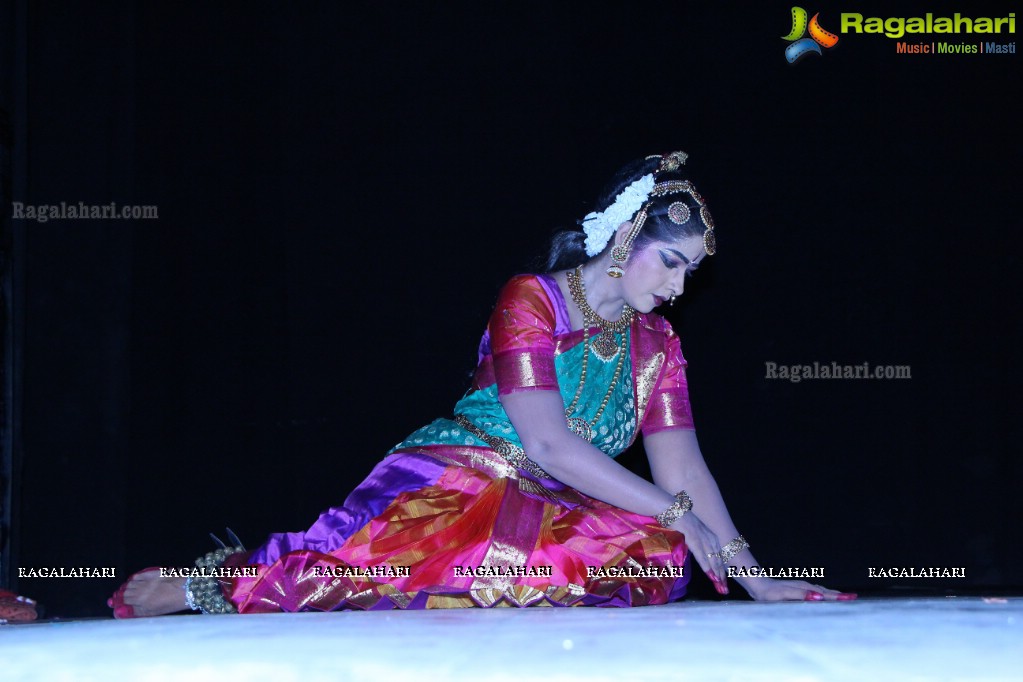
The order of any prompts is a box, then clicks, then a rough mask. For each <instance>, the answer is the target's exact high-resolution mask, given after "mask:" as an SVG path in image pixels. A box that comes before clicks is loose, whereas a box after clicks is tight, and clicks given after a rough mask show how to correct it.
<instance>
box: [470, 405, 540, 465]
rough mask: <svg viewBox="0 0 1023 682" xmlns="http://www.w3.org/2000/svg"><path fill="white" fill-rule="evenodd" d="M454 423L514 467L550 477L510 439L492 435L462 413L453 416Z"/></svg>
mask: <svg viewBox="0 0 1023 682" xmlns="http://www.w3.org/2000/svg"><path fill="white" fill-rule="evenodd" d="M455 423H456V424H458V425H459V426H461V427H462V428H463V429H465V430H466V431H468V432H469V433H471V434H472V435H473V436H475V437H476V438H479V439H480V440H481V441H483V442H484V443H486V444H487V445H489V446H490V447H491V448H492V449H493V450H494V452H496V453H497V454H499V455H501V457H503V458H504V459H505V461H507V462H508V463H509V464H511V465H512V466H513V467H515V468H516V469H522V470H524V471H528V472H529V473H531V474H533V475H534V476H536V477H537V478H551V475H550V474H548V473H547V472H546V471H544V470H543V469H541V468H540V466H539V465H538V464H537V463H536V462H534V461H533V460H531V459H529V458H528V457H526V451H525V450H523V449H522V448H520V447H519V446H518V445H515V443H512V442H511V441H510V440H505V439H504V438H500V437H498V436H492V435H490V434H489V433H487V432H486V431H484V430H483V429H481V428H479V427H478V426H476V425H475V424H473V423H472V422H471V421H469V418H468V417H466V416H465V415H464V414H459V415H456V416H455Z"/></svg>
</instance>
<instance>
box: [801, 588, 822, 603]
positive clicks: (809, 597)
mask: <svg viewBox="0 0 1023 682" xmlns="http://www.w3.org/2000/svg"><path fill="white" fill-rule="evenodd" d="M823 599H824V595H823V594H821V593H820V592H814V591H812V590H811V591H808V592H807V593H806V596H805V597H803V601H821V600H823Z"/></svg>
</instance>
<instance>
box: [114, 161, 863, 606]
mask: <svg viewBox="0 0 1023 682" xmlns="http://www.w3.org/2000/svg"><path fill="white" fill-rule="evenodd" d="M686 159H687V156H686V154H685V153H684V152H672V153H670V154H663V155H657V156H653V157H647V158H645V159H643V160H640V161H636V162H633V163H632V164H629V165H628V166H626V167H625V168H623V169H622V170H621V171H619V173H618V174H617V175H616V176H615V178H614V180H613V181H612V183H611V185H610V186H609V188H608V189H607V190H606V191H605V193H604V194H603V196H602V197H601V198H600V200H599V201H598V203H597V207H596V210H595V211H594V212H593V213H590V214H589V215H587V216H586V217H585V219H584V220H583V221H582V225H581V229H578V230H570V231H565V232H562V233H559V234H558V235H556V236H555V239H554V241H553V245H552V249H551V253H550V256H549V261H548V272H547V273H545V274H539V275H520V276H517V277H514V278H512V279H511V280H510V281H509V282H508V283H507V284H506V285H505V286H504V288H503V290H502V291H501V293H500V295H499V297H498V301H497V305H496V306H495V309H494V312H493V314H492V316H491V318H490V322H489V324H488V326H487V329H486V332H485V333H484V335H483V339H482V342H481V343H480V346H479V364H478V366H477V369H476V372H475V376H474V378H473V382H472V386H471V388H470V389H469V391H468V392H467V393H466V394H465V396H464V397H463V398H462V399H461V400H460V401H458V403H457V404H456V406H455V409H454V416H453V417H452V418H450V419H438V420H437V421H435V422H433V423H432V424H430V425H428V426H426V427H424V428H422V429H420V430H418V431H416V432H415V433H413V434H412V435H410V436H409V437H408V438H407V439H406V440H405V441H404V442H402V443H401V444H399V445H398V446H397V447H395V448H394V449H393V450H391V452H390V453H389V454H388V455H387V456H386V457H385V458H384V459H383V460H382V461H381V462H380V463H379V464H378V465H377V466H376V468H375V469H374V470H373V471H372V472H371V473H370V475H369V477H368V478H367V479H366V480H365V481H364V482H363V483H362V484H361V485H359V486H358V487H357V488H356V489H355V490H354V492H352V494H351V495H350V496H349V497H348V499H347V500H345V503H344V504H343V505H342V506H340V507H334V508H331V509H329V510H327V511H326V512H324V513H323V514H322V515H321V516H320V518H319V519H318V520H317V521H316V522H315V523H314V524H313V525H312V526H311V527H310V528H309V529H308V530H307V531H305V532H296V533H282V534H276V535H271V536H270V537H269V539H267V541H266V542H265V543H264V544H262V545H261V546H259V547H257V548H256V549H255V550H253V551H245V550H244V549H243V548H242V547H240V546H233V547H225V548H222V549H219V550H216V551H215V552H211V553H210V554H208V555H206V556H205V557H203V558H201V559H199V560H197V565H201V566H204V567H207V568H209V569H211V570H208V571H204V572H203V574H201V575H195V576H190V577H187V578H185V577H180V576H178V577H160V574H159V572H158V571H156V570H155V569H150V570H146V571H143V572H140V573H138V574H136V575H135V576H132V578H131V579H129V581H128V582H127V583H126V584H125V585H124V586H123V587H122V588H121V589H120V590H118V592H117V593H116V594H115V595H114V597H113V598H112V599H111V600H110V602H109V603H110V605H111V606H112V607H113V608H114V615H115V616H118V617H129V616H133V615H134V616H145V615H158V614H163V613H172V612H176V611H181V610H185V609H187V608H189V607H191V608H193V609H195V610H201V611H203V612H206V613H226V612H235V611H238V612H241V613H258V612H268V611H303V610H323V611H328V610H336V609H353V608H357V609H383V608H446V607H462V606H483V607H489V606H509V605H511V606H532V605H548V606H550V605H554V606H576V605H580V606H582V605H594V606H636V605H645V604H663V603H666V602H670V601H673V600H677V599H679V598H681V597H682V596H683V595H684V594H685V590H686V586H687V584H688V582H689V580H690V578H691V572H692V571H693V570H695V569H696V566H698V567H699V569H701V570H702V571H703V572H704V573H705V574H706V575H707V577H708V578H709V579H710V580H711V581H712V582H713V583H714V585H715V588H716V589H717V590H718V592H719V593H722V594H725V593H727V591H728V586H727V585H728V578H727V567H729V566H732V567H735V568H745V569H750V568H752V567H754V566H756V565H757V564H756V560H755V559H754V557H753V555H752V553H751V551H750V548H749V544H748V543H747V542H746V540H745V539H744V538H743V537H742V535H740V534H739V532H738V530H737V529H736V527H735V525H734V524H733V522H732V520H731V518H730V516H729V513H728V511H727V509H726V507H725V504H724V502H723V500H722V498H721V494H720V492H719V490H718V487H717V485H716V484H715V482H714V478H713V477H712V476H711V474H710V472H709V471H708V469H707V466H706V464H705V463H704V460H703V456H702V454H701V452H700V447H699V444H698V443H697V439H696V433H695V431H694V424H693V418H692V413H691V410H690V405H689V395H688V390H687V386H686V374H685V369H686V361H685V359H684V358H683V356H682V352H681V348H680V345H679V339H678V337H677V336H676V335H675V333H674V331H673V330H672V328H671V325H670V324H669V323H668V322H667V321H666V320H665V319H664V318H663V317H661V316H660V315H658V314H656V313H654V312H653V310H654V309H655V308H657V307H658V306H661V305H662V304H664V303H666V302H671V303H674V301H675V299H676V297H678V296H680V295H682V293H683V290H684V286H685V279H686V277H687V276H689V275H691V274H692V273H693V271H694V270H696V268H697V267H698V266H699V265H700V262H701V261H702V260H703V259H704V258H705V257H707V256H709V255H713V254H714V252H715V248H716V241H715V232H714V221H713V218H712V217H711V213H710V209H709V208H708V206H707V203H706V201H705V200H704V198H703V197H702V196H701V195H700V193H699V192H698V191H697V189H696V187H695V186H694V184H693V183H692V181H691V180H690V179H689V178H688V176H687V173H686V172H685V171H686V167H685V164H686ZM640 434H642V440H643V447H644V449H645V451H646V454H647V457H648V458H649V461H650V469H651V472H652V477H653V482H650V481H647V480H645V479H644V478H642V477H640V476H637V475H636V474H634V473H632V472H631V471H629V470H627V469H625V468H624V467H622V466H621V465H619V464H618V463H617V462H616V461H615V459H614V458H615V457H616V456H617V455H618V454H620V453H621V452H623V451H624V450H625V449H626V448H627V447H628V446H629V445H630V444H631V443H632V442H633V441H634V440H635V439H636V438H637V437H638V436H639V435H640ZM694 564H695V565H694ZM214 569H215V570H214ZM747 572H750V571H748V570H747ZM737 582H738V583H739V584H740V585H741V586H742V587H743V588H744V589H746V590H747V592H749V594H750V595H751V596H752V597H753V598H754V599H757V600H767V601H775V600H791V599H798V600H803V599H806V600H835V599H852V598H854V597H855V595H852V594H843V593H840V592H837V591H834V590H829V589H826V588H824V587H821V586H820V585H813V584H810V583H807V582H803V581H799V580H776V579H772V578H767V577H762V576H756V577H752V576H744V577H742V578H738V579H737Z"/></svg>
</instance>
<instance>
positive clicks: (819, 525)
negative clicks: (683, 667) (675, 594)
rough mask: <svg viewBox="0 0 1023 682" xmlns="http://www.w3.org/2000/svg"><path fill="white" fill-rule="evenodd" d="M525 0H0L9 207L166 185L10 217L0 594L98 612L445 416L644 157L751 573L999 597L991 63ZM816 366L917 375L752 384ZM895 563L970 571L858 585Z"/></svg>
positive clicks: (1006, 185)
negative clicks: (544, 275) (564, 231)
mask: <svg viewBox="0 0 1023 682" xmlns="http://www.w3.org/2000/svg"><path fill="white" fill-rule="evenodd" d="M553 5H555V3H547V2H498V3H464V4H463V3H455V4H450V3H444V4H443V5H440V4H437V3H411V2H409V3H404V2H389V3H347V4H345V5H342V4H340V3H316V4H309V3H303V4H302V6H301V7H284V6H283V5H276V4H273V5H264V4H258V3H223V4H222V3H213V4H209V5H207V4H200V3H194V4H188V3H165V2H159V3H151V2H132V1H129V0H124V1H122V2H112V3H107V4H91V3H83V4H81V5H76V6H69V3H61V2H54V1H43V2H30V3H27V2H24V0H15V1H10V0H8V1H6V2H0V7H2V8H3V9H2V11H3V22H2V23H3V32H4V34H3V35H4V44H3V47H2V58H3V65H4V75H3V78H4V81H3V95H4V101H3V111H4V115H5V118H6V119H7V124H6V125H7V127H6V130H7V131H8V135H9V137H8V139H7V141H6V143H5V144H6V148H5V152H6V153H7V154H8V161H7V165H8V168H9V175H8V176H7V178H6V179H7V181H8V182H7V185H6V187H7V191H6V192H5V194H4V199H5V201H6V200H7V199H8V198H13V200H15V201H23V202H25V203H26V204H52V203H59V202H61V201H66V202H68V203H75V204H77V202H79V201H83V202H85V203H87V204H106V203H109V202H111V201H114V202H117V203H118V204H121V205H124V204H152V205H156V206H157V207H158V209H159V219H158V220H148V221H147V220H137V221H104V220H96V221H93V220H55V221H50V222H47V223H45V224H41V223H37V222H31V221H11V220H8V217H9V216H10V215H11V213H10V210H9V207H8V208H5V209H4V210H5V216H4V229H5V238H4V242H3V243H4V249H5V252H4V267H5V274H6V277H7V279H6V287H7V288H6V290H5V296H6V299H5V301H6V305H5V314H6V318H5V324H6V331H7V341H6V349H7V352H8V357H9V364H8V366H7V368H6V378H7V380H8V385H9V387H10V390H9V397H10V399H9V400H8V401H7V407H8V412H7V415H8V416H7V420H6V421H5V424H4V426H5V433H6V434H7V435H8V436H9V438H8V441H7V453H6V454H7V456H8V461H9V462H10V469H11V472H13V485H12V486H11V490H12V493H13V496H12V498H11V500H10V501H9V502H8V505H9V507H8V508H9V509H11V510H12V514H11V520H10V524H11V525H10V527H9V528H5V529H3V530H4V531H5V536H4V541H5V542H6V543H8V544H7V555H6V556H5V557H4V559H5V562H6V563H5V564H4V567H5V571H6V573H7V575H6V576H5V577H6V578H7V579H8V584H9V585H10V586H12V587H15V588H16V589H18V590H19V591H20V592H22V593H24V594H28V595H31V596H34V597H36V598H37V599H39V600H40V601H41V602H43V603H44V604H45V606H46V607H47V613H48V614H49V615H51V616H53V615H55V616H82V615H102V614H104V613H108V611H107V610H106V608H105V604H104V600H105V598H106V596H107V595H108V594H109V593H110V592H112V591H113V589H115V588H116V586H117V584H118V583H119V582H121V581H122V580H123V579H124V578H126V577H127V575H128V574H129V573H131V572H132V571H134V570H138V569H140V568H142V567H145V566H149V565H181V564H187V563H190V562H191V559H192V558H193V557H195V556H196V555H198V554H201V553H203V552H205V551H208V549H209V548H210V546H211V544H210V542H209V540H208V539H207V537H206V533H207V532H208V531H215V532H218V533H220V534H221V535H222V533H221V529H222V528H223V527H224V526H226V525H229V526H231V527H232V528H233V529H234V530H235V531H237V532H238V534H239V535H240V536H241V537H242V538H243V539H244V540H246V541H247V543H248V544H249V545H250V546H254V545H257V544H259V542H260V541H261V539H262V537H263V536H265V534H266V533H268V532H271V531H284V530H299V529H303V528H305V527H307V526H308V525H309V524H310V523H311V522H312V521H313V520H314V519H315V517H316V515H317V514H318V513H319V512H320V511H321V510H322V509H324V508H326V507H328V506H331V505H335V504H338V503H340V502H341V501H342V500H343V499H344V497H345V496H346V495H347V493H348V492H349V490H350V489H351V488H352V487H354V486H355V485H356V484H357V483H358V482H359V481H360V480H361V479H362V478H363V477H364V476H365V475H366V474H367V473H368V472H369V470H370V468H371V467H372V466H373V464H374V463H375V462H376V461H377V460H379V459H380V457H381V456H382V455H383V454H384V453H385V452H386V451H387V449H388V448H390V447H391V446H393V445H394V444H395V443H397V442H398V441H400V440H401V439H403V438H404V436H405V435H407V434H408V433H409V432H411V431H413V430H414V429H416V428H418V427H419V426H421V425H423V424H424V423H426V422H428V421H430V420H432V419H433V418H435V417H437V416H443V415H450V411H451V407H452V405H453V404H454V402H455V401H456V400H457V398H458V397H459V396H460V395H461V393H462V392H463V391H464V390H465V388H466V387H467V385H468V374H469V372H470V371H471V369H472V367H473V365H474V362H475V351H476V345H477V342H478V338H479V335H480V333H481V332H482V329H483V326H484V325H485V323H486V320H487V317H488V315H489V311H490V309H491V306H492V305H493V302H494V300H495V296H496V293H497V291H498V289H499V287H500V285H501V283H502V282H503V281H504V280H505V279H507V278H508V277H509V276H511V275H513V274H515V273H517V272H522V271H526V270H530V269H531V268H532V267H533V265H532V260H531V259H533V258H534V257H535V256H537V255H538V254H540V253H541V252H542V251H543V250H544V245H545V242H546V240H547V238H548V236H549V235H550V233H551V231H552V230H553V229H555V228H557V227H559V226H567V225H570V224H571V223H573V222H574V221H575V220H577V219H578V218H581V217H582V215H583V214H585V213H586V212H587V211H589V210H590V209H591V203H592V201H593V200H594V199H595V197H596V194H597V192H598V190H599V189H600V187H601V186H602V185H603V183H604V182H605V181H606V180H607V178H608V177H609V176H610V175H611V173H612V172H613V171H614V170H615V169H616V168H617V167H618V166H620V165H621V164H623V163H624V162H626V161H628V160H631V159H633V158H636V157H640V156H644V155H647V154H651V153H657V152H662V151H670V150H672V149H684V150H686V151H687V152H689V154H690V156H691V158H690V167H691V169H692V172H693V174H694V178H696V179H698V182H697V186H698V187H699V189H700V190H701V192H702V193H703V194H704V195H705V196H706V197H707V198H708V202H709V204H710V206H711V207H712V210H713V213H714V217H715V221H716V222H717V225H718V230H717V232H718V243H719V253H718V255H716V256H714V257H713V258H711V259H708V261H707V262H706V264H705V265H704V266H703V267H701V269H700V272H699V273H698V275H697V276H696V277H695V278H694V279H693V280H691V283H690V284H689V286H688V287H687V290H686V294H685V297H684V299H683V302H682V304H680V305H678V306H676V308H675V309H673V310H671V311H670V312H669V313H668V316H669V319H670V320H671V321H672V323H673V324H674V325H675V328H676V329H677V330H678V332H679V333H680V335H681V337H682V341H683V349H684V351H685V353H686V356H687V358H688V360H689V362H690V370H689V379H690V391H691V395H692V400H693V403H694V410H695V416H696V420H697V428H698V433H699V434H700V440H701V444H702V446H703V449H704V453H705V456H706V458H707V460H708V462H709V464H710V466H711V469H712V471H714V472H715V474H716V476H717V479H718V482H719V484H720V486H721V488H722V490H723V492H724V495H725V499H726V501H728V502H729V504H730V508H731V511H732V515H733V517H734V518H735V520H736V523H737V525H738V527H739V528H740V529H741V530H742V531H743V533H744V534H745V535H746V537H747V538H749V540H750V541H751V542H752V544H753V548H754V551H755V553H756V555H757V557H758V559H759V560H760V562H761V563H762V564H763V565H765V566H823V567H825V569H826V575H827V579H826V580H825V581H824V582H825V583H826V584H828V585H829V586H833V587H846V588H852V589H860V590H882V589H890V588H898V587H909V588H928V589H938V590H970V589H980V588H991V589H1011V588H1014V587H1019V586H1021V585H1023V568H1021V566H1023V564H1021V550H1020V543H1019V541H1018V540H1019V538H1018V535H1019V534H1018V528H1019V523H1020V520H1021V519H1020V512H1019V509H1020V505H1019V499H1018V493H1017V491H1018V486H1019V482H1020V481H1021V480H1023V476H1021V473H1023V471H1021V468H1023V465H1021V464H1020V458H1019V456H1018V455H1019V442H1020V437H1021V433H1020V426H1019V425H1020V418H1019V413H1020V400H1019V398H1018V395H1019V389H1018V386H1019V382H1020V378H1021V377H1020V370H1019V366H1018V364H1017V362H1016V355H1017V353H1016V352H1017V350H1018V348H1019V346H1020V341H1021V334H1020V314H1019V304H1018V302H1017V299H1018V289H1019V285H1018V282H1017V276H1018V273H1019V272H1020V251H1019V246H1020V243H1021V239H1020V229H1021V224H1020V222H1021V221H1020V219H1019V210H1018V203H1017V199H1018V197H1019V194H1020V190H1019V187H1020V182H1021V172H1020V168H1019V161H1020V156H1021V155H1020V151H1021V150H1020V146H1021V145H1020V139H1019V137H1020V136H1019V132H1020V126H1019V121H1020V114H1021V111H1020V105H1019V104H1018V102H1019V95H1020V92H1019V91H1020V83H1021V79H1020V62H1019V57H1018V56H1017V55H994V54H991V55H989V54H984V55H979V54H978V55H897V54H896V52H895V43H896V41H895V40H892V39H889V38H886V37H883V36H876V35H853V34H845V35H842V36H841V39H840V42H839V44H838V45H837V46H836V47H835V48H833V49H830V50H826V51H825V54H823V55H822V56H817V55H811V56H809V57H807V58H806V59H804V60H802V61H801V62H799V63H797V64H796V65H789V64H788V63H787V62H786V61H785V59H784V56H783V50H784V48H785V46H786V45H787V44H788V43H786V42H785V41H783V40H781V38H780V36H782V35H785V34H787V33H788V32H789V29H790V14H789V12H790V4H788V3H782V2H775V1H773V0H772V1H771V2H766V3H758V4H757V5H756V6H753V5H752V3H749V4H744V5H741V6H739V5H738V4H737V3H720V5H718V6H711V3H693V2H663V3H662V2H651V3H634V4H633V5H631V6H630V5H626V4H623V3H616V4H615V5H611V4H610V3H609V4H606V5H605V4H596V3H565V4H557V6H553ZM804 6H805V7H806V8H807V9H808V10H809V11H810V12H811V14H812V13H814V12H816V11H820V12H821V23H822V24H823V25H824V27H825V28H827V29H830V30H832V31H834V32H838V31H839V15H840V14H841V12H843V11H857V12H861V13H863V14H864V15H867V16H882V17H888V16H920V15H922V14H923V13H924V12H927V11H930V12H933V13H935V15H936V16H937V15H947V14H951V13H952V12H956V11H959V12H962V13H963V14H964V15H966V16H972V17H980V16H991V17H997V16H1006V15H1007V14H1008V12H1010V11H1014V10H1015V9H1016V7H1015V5H1014V3H979V2H975V3H968V5H964V4H963V3H959V4H953V3H937V2H934V3H932V2H928V3H923V2H903V3H890V2H875V3H863V2H856V3H852V2H849V3H845V4H842V3H837V2H822V3H818V4H817V5H814V6H807V5H804ZM983 37H984V36H981V38H983ZM938 38H940V36H939V37H938ZM993 38H994V39H996V40H998V41H999V42H1008V41H1014V40H1015V35H1014V34H1008V35H1007V34H1002V35H1001V36H994V37H993ZM928 39H929V38H928ZM947 39H948V40H949V41H950V42H959V41H965V42H969V43H974V44H975V43H977V42H979V40H978V39H977V38H974V37H970V36H960V37H959V38H956V37H955V36H949V37H947ZM814 361H819V362H821V363H828V364H830V363H831V362H832V361H836V362H839V363H844V364H859V363H863V362H865V361H866V362H870V363H871V364H872V365H889V364H891V365H910V366H911V369H912V379H910V380H907V381H824V380H820V381H807V382H801V383H798V384H794V383H790V382H787V381H783V380H773V381H771V380H766V379H765V363H766V362H776V363H778V364H779V365H781V364H809V363H813V362H814ZM628 461H629V462H630V463H631V464H632V465H634V466H636V467H638V468H639V469H640V470H641V469H642V466H643V459H642V453H641V452H633V453H630V455H629V456H628ZM19 566H20V567H48V566H54V567H61V566H63V567H74V566H89V567H104V566H112V567H116V569H117V575H118V579H117V580H60V579H49V580H42V579H21V580H16V576H15V573H16V571H15V569H16V568H17V567H19ZM890 566H905V567H911V566H937V567H965V568H966V575H967V577H966V578H965V579H957V580H916V581H913V580H870V579H868V578H867V568H868V567H890ZM696 582H699V581H696ZM696 592H697V594H704V595H705V594H707V591H706V589H705V586H702V585H697V586H696ZM711 594H712V593H711Z"/></svg>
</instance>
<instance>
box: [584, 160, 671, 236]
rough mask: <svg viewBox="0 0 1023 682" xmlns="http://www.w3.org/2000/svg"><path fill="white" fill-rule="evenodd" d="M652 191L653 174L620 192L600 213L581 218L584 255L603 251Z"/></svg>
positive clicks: (645, 176)
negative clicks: (584, 235) (584, 236)
mask: <svg viewBox="0 0 1023 682" xmlns="http://www.w3.org/2000/svg"><path fill="white" fill-rule="evenodd" d="M653 189H654V176H653V174H652V173H651V174H649V175H644V176H643V177H641V178H640V179H639V180H636V181H635V182H633V183H632V184H631V185H629V186H628V187H626V188H625V189H623V190H622V193H621V194H619V195H618V196H617V197H615V201H614V203H613V204H611V205H610V206H608V207H607V208H606V209H604V210H603V211H602V212H600V213H588V214H586V217H585V218H583V232H584V233H586V255H587V256H596V255H597V254H598V253H600V252H601V251H603V250H604V247H605V246H607V243H608V242H609V241H610V240H611V235H613V234H614V233H615V230H617V229H618V228H619V227H620V226H621V224H622V223H624V222H627V221H629V220H632V217H633V216H634V215H636V212H637V211H639V209H640V208H641V207H642V206H643V204H644V203H646V200H647V198H648V197H649V196H650V192H652V191H653Z"/></svg>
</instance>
